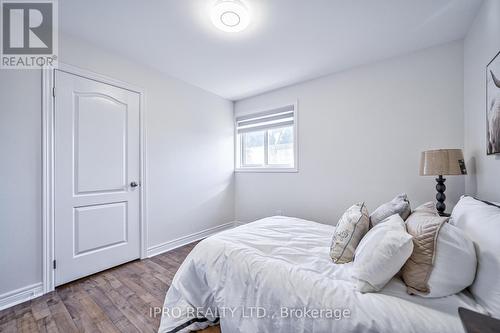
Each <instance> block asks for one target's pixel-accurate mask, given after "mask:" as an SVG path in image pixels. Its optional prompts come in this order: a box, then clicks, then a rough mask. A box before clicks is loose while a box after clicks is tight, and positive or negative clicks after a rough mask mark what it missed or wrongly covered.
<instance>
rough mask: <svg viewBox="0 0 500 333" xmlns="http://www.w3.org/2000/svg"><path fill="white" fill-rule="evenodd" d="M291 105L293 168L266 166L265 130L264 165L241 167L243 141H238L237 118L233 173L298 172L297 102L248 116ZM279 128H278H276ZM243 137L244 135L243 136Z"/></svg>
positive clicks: (235, 121)
mask: <svg viewBox="0 0 500 333" xmlns="http://www.w3.org/2000/svg"><path fill="white" fill-rule="evenodd" d="M289 105H293V159H294V161H293V167H290V166H288V165H268V164H267V162H268V161H267V159H268V149H269V147H268V140H269V138H268V135H267V130H266V135H264V160H265V161H264V164H265V165H263V166H257V165H256V166H243V165H242V164H243V163H242V162H243V161H242V159H243V154H242V152H243V142H244V141H243V140H241V139H240V134H238V131H237V117H235V119H234V147H235V154H234V157H235V158H234V165H235V171H236V172H283V173H286V172H298V171H299V167H298V161H299V154H298V151H299V149H298V146H299V144H298V142H299V141H298V140H299V136H298V132H299V131H298V101H294V102H293V103H283V104H282V105H279V106H277V107H276V106H275V107H270V108H266V109H264V110H263V111H262V110H260V111H256V112H250V113H248V114H245V115H248V116H251V115H252V114H259V113H271V112H273V111H274V110H278V109H281V108H283V107H285V106H289ZM276 128H279V127H276ZM243 135H244V134H243Z"/></svg>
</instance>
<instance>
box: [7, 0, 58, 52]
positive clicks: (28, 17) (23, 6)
mask: <svg viewBox="0 0 500 333" xmlns="http://www.w3.org/2000/svg"><path fill="white" fill-rule="evenodd" d="M52 5H53V4H52V3H50V2H2V16H3V17H2V24H3V26H2V28H3V35H2V42H3V45H2V47H3V54H51V53H52V51H53V50H52V46H53V40H52V38H53V31H52V29H53V20H52V19H53V17H52Z"/></svg>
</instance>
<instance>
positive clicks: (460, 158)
mask: <svg viewBox="0 0 500 333" xmlns="http://www.w3.org/2000/svg"><path fill="white" fill-rule="evenodd" d="M466 174H467V170H466V168H465V162H464V154H463V153H462V149H436V150H427V151H424V152H422V154H421V157H420V176H438V178H436V182H437V184H436V190H437V192H438V193H437V194H436V200H437V202H436V209H437V211H438V213H439V215H441V216H446V215H447V214H445V212H444V211H445V210H446V205H445V203H444V201H445V200H446V195H445V194H444V191H445V190H446V185H444V182H445V181H446V179H445V178H443V176H447V175H450V176H451V175H466Z"/></svg>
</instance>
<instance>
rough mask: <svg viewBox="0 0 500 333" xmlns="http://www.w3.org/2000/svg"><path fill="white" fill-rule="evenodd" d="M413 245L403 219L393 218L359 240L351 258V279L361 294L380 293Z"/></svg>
mask: <svg viewBox="0 0 500 333" xmlns="http://www.w3.org/2000/svg"><path fill="white" fill-rule="evenodd" d="M412 251H413V242H412V237H411V235H410V234H408V233H407V232H406V228H405V224H404V221H403V219H402V218H401V217H400V216H399V215H398V214H394V215H392V216H390V217H389V218H387V219H386V220H384V221H383V223H379V224H377V225H376V226H375V227H373V228H372V229H371V230H370V231H368V233H367V234H366V235H365V237H363V239H362V240H361V242H360V243H359V245H358V248H357V249H356V254H355V256H354V263H353V270H352V272H353V273H352V277H353V278H354V279H355V280H356V289H357V290H358V291H360V292H362V293H365V292H375V291H379V290H381V289H382V288H383V287H384V286H385V285H386V284H387V282H389V281H390V280H391V279H392V278H393V277H394V275H396V274H397V273H398V272H399V270H400V269H401V267H403V265H404V264H405V262H406V261H407V260H408V258H409V257H410V255H411V253H412Z"/></svg>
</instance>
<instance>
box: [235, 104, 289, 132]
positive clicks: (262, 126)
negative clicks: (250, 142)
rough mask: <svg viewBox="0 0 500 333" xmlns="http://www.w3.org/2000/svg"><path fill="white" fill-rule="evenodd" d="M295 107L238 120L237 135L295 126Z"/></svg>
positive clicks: (285, 107) (286, 107) (282, 108)
mask: <svg viewBox="0 0 500 333" xmlns="http://www.w3.org/2000/svg"><path fill="white" fill-rule="evenodd" d="M294 121H295V106H294V105H293V104H292V105H287V106H284V107H281V108H278V109H273V110H270V111H266V112H262V113H257V114H251V115H248V116H243V117H238V118H236V131H237V133H238V134H239V133H246V132H255V131H261V130H266V129H269V128H275V127H284V126H290V125H293V124H294Z"/></svg>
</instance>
